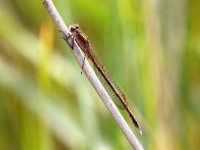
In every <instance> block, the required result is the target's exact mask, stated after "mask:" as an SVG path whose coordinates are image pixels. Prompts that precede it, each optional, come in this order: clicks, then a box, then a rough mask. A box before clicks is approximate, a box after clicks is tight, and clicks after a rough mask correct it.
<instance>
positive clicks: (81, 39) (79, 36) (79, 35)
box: [70, 24, 142, 134]
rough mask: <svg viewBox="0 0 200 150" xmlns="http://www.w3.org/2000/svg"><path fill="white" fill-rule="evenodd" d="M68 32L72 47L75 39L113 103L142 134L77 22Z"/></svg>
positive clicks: (125, 101)
mask: <svg viewBox="0 0 200 150" xmlns="http://www.w3.org/2000/svg"><path fill="white" fill-rule="evenodd" d="M70 32H71V33H72V35H71V36H72V38H73V43H72V48H73V45H74V41H75V42H76V43H77V44H78V46H79V47H80V48H81V49H82V51H83V52H84V53H85V55H86V57H88V58H89V59H90V60H91V61H92V63H93V65H94V70H95V73H96V74H97V76H98V77H99V79H100V81H101V82H102V84H103V85H104V87H105V89H106V90H107V92H108V94H109V95H110V97H111V98H112V99H113V100H114V102H115V104H116V105H117V106H118V107H119V108H121V109H125V110H126V111H127V113H128V114H129V116H130V118H131V120H132V122H133V124H134V126H135V127H136V129H137V131H138V132H140V133H141V134H142V131H141V128H140V125H139V124H138V122H137V121H136V119H135V117H134V115H133V113H132V112H131V110H130V109H129V107H128V103H127V100H126V96H125V94H124V93H123V91H122V90H121V89H120V88H119V86H118V85H117V84H116V83H115V81H114V80H113V79H112V78H111V76H110V74H109V73H108V71H107V70H106V68H105V67H104V66H103V65H102V63H101V62H100V60H99V59H98V58H97V55H96V54H95V52H94V50H93V48H92V46H91V44H90V42H89V40H88V37H87V36H86V35H85V34H84V33H83V32H82V31H81V30H80V28H79V26H78V24H73V25H72V26H71V27H70ZM84 60H85V57H84ZM83 65H84V61H83ZM82 67H83V66H82Z"/></svg>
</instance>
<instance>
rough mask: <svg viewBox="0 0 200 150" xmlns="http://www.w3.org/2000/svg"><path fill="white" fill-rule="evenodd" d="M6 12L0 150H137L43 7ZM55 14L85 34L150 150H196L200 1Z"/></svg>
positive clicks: (64, 2) (24, 2)
mask: <svg viewBox="0 0 200 150" xmlns="http://www.w3.org/2000/svg"><path fill="white" fill-rule="evenodd" d="M0 4H1V5H0V20H1V23H0V133H1V134H0V149H1V150H50V149H52V150H53V149H56V150H68V149H77V150H86V149H87V150H88V149H91V150H94V149H95V150H110V149H114V150H121V149H131V147H130V145H129V143H128V142H127V140H126V138H125V137H124V135H123V133H122V132H121V130H120V129H119V127H118V126H117V124H116V123H115V121H114V120H113V118H112V117H111V115H110V113H109V112H108V111H107V109H106V108H105V106H104V105H103V104H102V102H101V100H100V99H99V98H98V95H97V94H96V93H95V91H94V89H93V88H92V86H91V85H90V83H89V82H88V81H87V79H86V78H85V76H84V75H81V73H80V72H81V68H80V67H79V66H78V65H77V63H76V62H75V60H74V58H73V55H72V54H71V52H70V51H71V49H69V47H68V46H67V45H66V43H65V42H64V41H63V40H62V39H61V38H60V36H59V33H58V32H57V30H56V29H55V26H54V24H53V22H52V20H51V18H50V17H49V15H48V13H47V12H46V10H45V9H44V6H43V5H42V2H41V0H34V1H31V0H21V1H18V0H8V1H5V0H0ZM55 4H56V7H57V8H58V10H59V12H60V14H61V16H62V17H63V19H64V20H65V22H66V24H67V25H70V24H72V23H74V22H75V23H78V24H79V25H80V26H81V28H82V30H83V31H84V32H85V33H87V35H88V36H89V39H90V41H91V43H92V45H93V47H94V49H95V51H97V53H98V54H99V57H100V58H101V59H102V62H104V65H105V66H106V67H107V69H108V70H109V72H110V73H111V75H112V76H113V77H114V78H115V80H116V81H118V83H119V84H120V85H121V87H122V88H123V90H124V91H125V93H126V94H127V96H128V101H129V104H130V107H131V108H132V109H133V111H134V113H135V114H136V116H137V118H138V120H139V122H140V124H141V126H142V129H143V135H142V136H140V135H139V134H138V133H137V132H135V129H134V127H133V126H132V128H133V131H134V132H135V133H136V135H137V136H138V138H139V140H140V141H141V143H142V145H143V146H144V148H145V149H148V150H151V149H152V150H155V149H159V150H168V149H170V150H171V149H174V150H182V149H190V150H192V149H194V150H196V149H198V148H199V147H200V142H199V140H200V19H199V16H200V1H197V0H182V1H181V0H169V1H166V0H162V1H147V0H142V1H138V0H123V1H120V0H118V1H116V0H109V1H106V0H101V1H100V0H95V1H93V0H76V1H73V0H60V1H55ZM122 113H123V115H124V116H125V118H126V120H127V121H128V123H129V124H130V125H131V120H130V119H129V118H128V116H127V114H126V113H125V112H122Z"/></svg>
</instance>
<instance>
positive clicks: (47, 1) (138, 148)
mask: <svg viewBox="0 0 200 150" xmlns="http://www.w3.org/2000/svg"><path fill="white" fill-rule="evenodd" d="M43 4H44V6H45V7H46V9H47V10H48V12H49V14H50V15H51V17H52V19H53V20H54V22H55V24H56V26H57V28H58V30H59V31H60V33H61V34H62V36H63V38H64V39H65V40H66V42H67V43H68V44H69V46H70V47H72V38H66V37H69V36H70V33H69V29H68V28H67V26H66V25H65V23H64V21H63V19H62V18H61V16H60V15H59V13H58V11H57V10H56V8H55V6H54V4H53V2H52V1H51V0H43ZM72 53H73V55H74V56H75V58H76V60H77V62H78V63H79V65H80V66H82V63H83V59H84V56H83V54H82V53H81V50H80V48H79V47H78V46H77V44H76V43H75V44H74V49H73V50H72ZM83 71H84V72H85V75H86V76H87V78H88V79H89V81H90V82H91V84H92V86H93V87H94V88H95V90H96V91H97V93H98V95H99V96H100V97H101V99H102V100H103V102H104V104H105V105H106V107H107V108H108V109H109V111H110V112H111V113H112V115H113V117H114V119H115V121H116V122H117V124H118V125H119V126H120V128H121V130H122V131H123V133H124V135H125V136H126V138H127V139H128V141H129V143H130V144H131V146H132V147H133V148H134V149H135V150H143V147H142V145H141V144H140V142H139V141H138V139H137V138H136V137H135V135H134V133H133V132H132V130H131V129H130V127H129V126H128V124H127V123H126V121H125V120H124V118H123V117H122V115H121V113H120V112H119V110H118V109H117V107H116V105H115V104H114V102H113V101H112V99H111V98H110V96H109V95H108V93H107V92H106V90H105V89H104V87H103V85H102V84H101V82H100V81H99V79H98V77H97V76H96V74H95V73H94V71H93V69H92V67H91V66H90V65H89V63H88V61H87V60H85V63H84V67H83Z"/></svg>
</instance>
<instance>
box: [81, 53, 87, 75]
mask: <svg viewBox="0 0 200 150" xmlns="http://www.w3.org/2000/svg"><path fill="white" fill-rule="evenodd" d="M85 58H86V53H85V56H84V59H83V63H82V67H81V74H82V72H83V67H84V64H85Z"/></svg>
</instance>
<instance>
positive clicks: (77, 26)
mask: <svg viewBox="0 0 200 150" xmlns="http://www.w3.org/2000/svg"><path fill="white" fill-rule="evenodd" d="M78 29H79V25H78V24H73V25H72V26H71V27H70V32H75V31H76V30H78Z"/></svg>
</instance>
